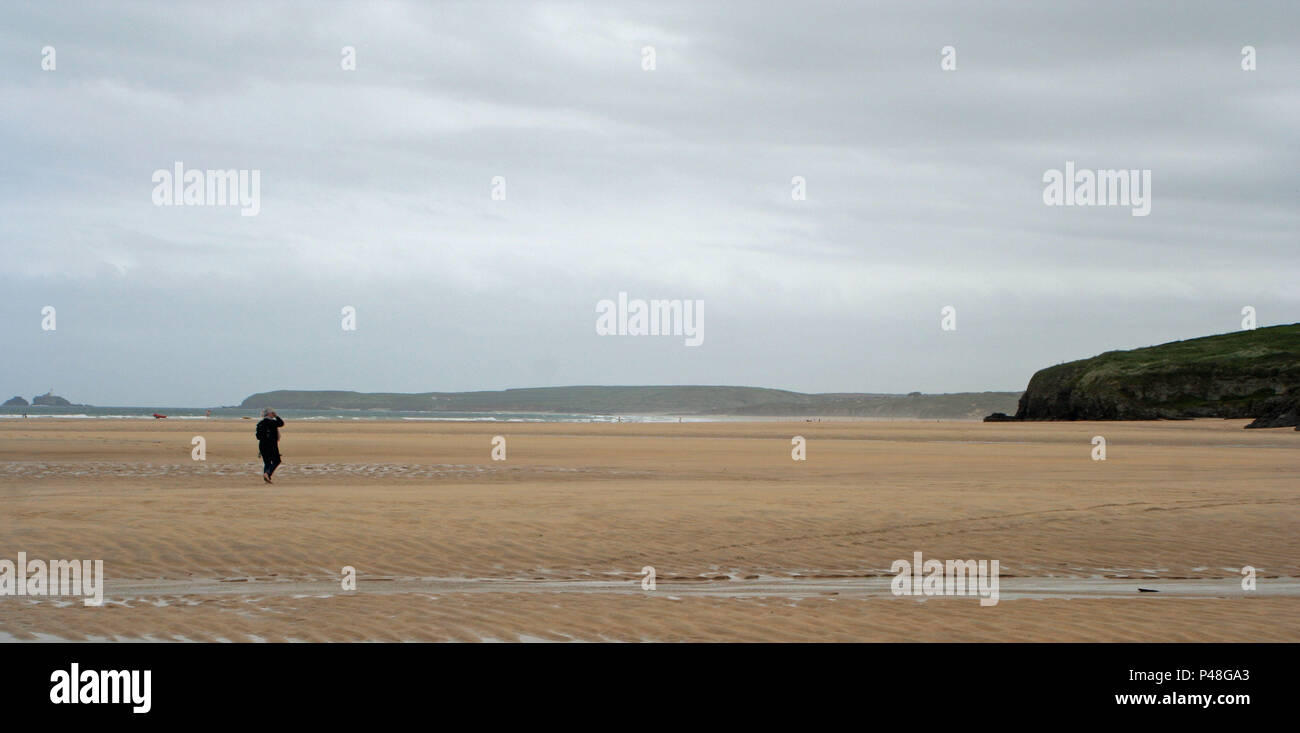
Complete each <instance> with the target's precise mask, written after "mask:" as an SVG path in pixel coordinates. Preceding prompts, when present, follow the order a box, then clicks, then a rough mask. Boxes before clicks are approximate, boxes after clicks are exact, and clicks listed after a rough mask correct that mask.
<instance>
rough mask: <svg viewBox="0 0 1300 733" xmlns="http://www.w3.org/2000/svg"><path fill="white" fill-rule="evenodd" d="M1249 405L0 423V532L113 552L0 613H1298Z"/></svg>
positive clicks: (1171, 632)
mask: <svg viewBox="0 0 1300 733" xmlns="http://www.w3.org/2000/svg"><path fill="white" fill-rule="evenodd" d="M1243 424H1244V421H1236V420H1234V421H1222V420H1203V421H1189V422H1176V423H1050V424H1049V423H1039V424H1021V423H1000V424H982V423H966V422H944V423H935V422H843V421H837V422H820V423H808V422H785V423H782V422H770V421H769V422H755V423H738V422H724V423H684V424H675V423H651V424H634V423H622V424H538V423H511V424H490V423H430V422H406V423H397V422H369V421H303V422H290V423H289V424H288V425H287V426H286V428H285V429H284V431H283V435H284V437H283V441H282V443H281V448H282V452H283V454H284V457H285V466H284V467H283V468H282V469H281V472H280V473H279V474H277V482H276V484H275V485H274V486H266V485H265V484H263V483H262V481H261V479H260V475H259V473H260V463H258V462H257V460H256V456H255V453H256V445H255V443H254V441H253V440H252V429H253V425H252V421H240V420H213V421H203V420H189V421H165V420H163V421H134V420H123V421H116V420H68V419H62V420H60V419H40V420H38V419H27V420H21V419H17V420H0V558H8V559H11V560H12V559H16V557H17V553H18V552H20V551H22V552H26V553H27V555H28V556H29V557H31V558H44V559H74V558H75V559H102V560H103V561H104V571H105V574H106V576H107V579H106V593H105V601H106V602H105V604H104V605H103V606H102V607H85V606H83V605H82V603H81V602H80V601H79V600H77V599H70V598H54V597H0V640H11V639H12V640H22V639H38V638H39V639H53V638H57V639H99V638H117V639H152V640H157V639H178V640H194V641H206V640H230V641H260V640H270V641H280V640H311V641H318V640H338V641H344V640H348V641H351V640H385V641H396V640H431V641H441V640H447V641H474V640H509V641H513V640H516V639H526V640H592V641H596V640H623V641H641V640H666V641H693V640H728V641H733V640H736V641H739V640H744V641H767V640H798V641H821V640H825V641H847V640H856V641H912V640H921V641H925V640H935V641H943V640H955V641H982V640H987V641H1009V640H1033V641H1058V640H1059V641H1076V640H1077V641H1090V640H1105V641H1111V640H1114V641H1118V640H1134V641H1137V640H1157V641H1235V640H1243V641H1244V640H1250V641H1300V595H1298V590H1297V588H1298V585H1297V581H1296V578H1298V577H1300V539H1298V537H1300V532H1297V529H1298V528H1300V480H1297V466H1298V463H1300V461H1297V457H1298V456H1300V453H1297V450H1298V449H1300V434H1297V433H1296V432H1295V431H1290V430H1266V431H1247V430H1242V429H1241V427H1242V425H1243ZM196 435H201V436H203V437H204V438H205V440H206V450H207V460H206V461H202V462H199V461H194V460H192V459H191V450H192V446H191V438H192V437H193V436H196ZM495 435H502V436H504V437H505V438H506V439H507V460H506V461H493V460H491V458H490V454H491V450H492V445H491V439H492V437H493V436H495ZM794 435H802V436H804V437H806V438H807V441H808V443H807V456H808V460H807V461H804V462H796V461H792V460H791V457H790V451H791V445H790V439H791V437H792V436H794ZM1094 435H1102V436H1105V437H1106V439H1107V443H1108V445H1107V454H1108V455H1107V460H1106V461H1093V460H1092V459H1091V453H1092V445H1091V442H1090V441H1091V439H1092V437H1093V436H1094ZM918 551H919V552H922V553H923V554H924V556H925V558H927V559H941V560H950V559H989V560H998V561H999V564H1000V574H1001V588H1000V595H1001V597H1000V602H999V603H998V604H997V605H995V606H987V607H985V606H981V605H980V604H979V602H978V599H977V598H976V597H972V596H965V597H920V598H918V597H897V596H894V595H892V594H891V593H890V592H889V582H890V580H891V579H892V578H893V573H892V572H890V566H891V563H892V562H893V561H895V560H899V559H904V560H909V561H910V560H911V559H912V556H913V553H914V552H918ZM1246 565H1250V566H1253V567H1254V568H1256V572H1257V583H1258V588H1257V590H1256V591H1247V590H1243V589H1242V587H1241V579H1242V575H1241V568H1242V567H1243V566H1246ZM344 566H352V567H354V568H356V571H357V588H356V590H355V591H346V590H344V589H343V588H342V587H341V585H340V577H341V576H340V571H341V569H342V568H343V567H344ZM645 566H652V567H654V569H655V575H656V588H655V589H654V590H643V589H642V587H641V578H642V576H641V570H642V568H643V567H645ZM1139 587H1142V588H1151V589H1153V590H1158V591H1159V592H1158V593H1139V592H1138V590H1137V589H1138V588H1139Z"/></svg>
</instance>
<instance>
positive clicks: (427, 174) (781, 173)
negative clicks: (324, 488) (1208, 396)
mask: <svg viewBox="0 0 1300 733" xmlns="http://www.w3.org/2000/svg"><path fill="white" fill-rule="evenodd" d="M1298 8H1300V5H1297V3H1294V2H1289V1H1280V2H1276V3H1273V2H1240V3H1238V2H1218V3H1193V2H1185V3H1178V4H1176V5H1175V4H1171V3H1164V2H1153V3H1133V2H1122V3H1120V2H1117V3H1113V4H1106V3H1099V2H1095V1H1089V2H1082V3H1078V4H1076V5H1066V4H1063V3H1055V2H1053V3H1027V2H1014V3H1005V4H997V3H986V2H981V3H937V2H907V3H900V2H889V3H838V2H836V3H806V2H797V3H796V2H782V3H756V2H748V1H747V2H707V1H704V0H689V1H685V2H664V1H663V0H656V2H649V3H644V4H640V3H638V4H633V3H610V2H586V3H559V2H555V3H545V4H532V3H530V4H524V3H517V4H516V3H499V2H472V3H398V2H382V3H378V2H377V3H355V4H354V3H317V2H310V3H307V2H304V3H300V4H281V3H261V2H259V3H221V4H216V3H212V4H210V7H209V8H206V9H205V8H200V7H196V6H193V5H189V4H180V3H173V2H158V3H139V4H136V3H124V4H119V3H113V4H108V3H99V2H88V3H84V4H82V3H57V4H56V3H44V2H42V3H31V4H10V5H7V6H6V8H5V10H4V16H5V17H4V22H3V23H0V161H3V165H0V248H2V252H3V258H2V261H3V263H4V264H3V268H0V293H2V296H0V344H3V346H0V393H3V394H0V399H3V398H4V397H8V396H9V395H11V394H21V395H23V396H25V397H28V398H30V397H31V396H32V395H34V394H37V393H41V392H44V391H45V390H46V389H49V388H51V387H53V388H54V389H55V391H56V393H58V394H62V395H64V396H66V397H68V398H69V399H72V400H73V401H74V402H88V403H93V404H101V405H194V406H202V405H217V404H235V403H238V402H239V401H240V400H241V399H243V398H244V397H245V396H246V395H248V394H249V393H252V392H257V391H263V390H270V389H352V390H360V391H431V390H437V391H443V390H447V391H450V390H471V389H502V388H508V387H527V386H550V385H571V384H610V385H612V384H733V385H750V386H765V387H778V388H785V389H793V390H799V391H809V392H839V391H860V392H909V391H912V390H921V391H925V392H953V391H967V390H1020V389H1023V387H1024V385H1025V384H1026V382H1027V381H1028V379H1029V377H1030V375H1031V374H1032V373H1033V372H1034V371H1035V370H1037V369H1038V368H1041V367H1044V366H1049V365H1051V364H1055V363H1058V362H1062V361H1068V360H1071V359H1076V358H1082V357H1086V356H1091V355H1093V354H1095V353H1099V352H1101V351H1106V350H1111V349H1119V348H1132V347H1136V346H1144V345H1149V344H1154V343H1161V342H1165V341H1171V340H1176V339H1182V338H1191V337H1196V336H1201V335H1207V334H1212V333H1223V332H1227V331H1232V330H1236V329H1238V328H1240V327H1241V320H1242V316H1241V309H1242V308H1243V307H1244V306H1248V305H1249V306H1253V307H1254V308H1255V309H1256V311H1257V313H1258V322H1259V325H1261V326H1263V325H1275V324H1280V323H1293V322H1296V321H1300V289H1298V288H1297V285H1298V284H1300V237H1298V236H1297V232H1300V203H1298V202H1300V176H1298V175H1297V174H1298V172H1300V132H1298V131H1300V41H1297V38H1296V31H1297V29H1298V28H1300V9H1298ZM1246 45H1251V46H1254V47H1255V49H1256V64H1257V68H1256V70H1254V71H1244V70H1243V69H1242V47H1243V46H1246ZM47 46H49V47H53V48H54V57H53V59H54V62H55V68H54V69H53V70H46V69H43V68H42V63H43V61H44V60H45V59H46V57H47V55H48V54H47V53H43V51H42V49H43V48H45V47H47ZM345 46H351V47H353V48H355V59H356V69H355V70H345V69H343V68H342V65H343V63H342V61H343V50H342V49H343V47H345ZM647 46H652V47H653V48H654V52H655V54H654V67H655V68H654V69H653V70H646V69H645V68H643V66H644V60H645V57H644V52H643V49H644V48H645V47H647ZM945 46H952V47H953V48H954V49H955V58H956V69H955V70H950V71H945V70H943V69H941V67H940V62H941V49H942V48H943V47H945ZM176 161H182V162H183V164H184V165H185V167H186V168H187V169H189V168H195V169H247V170H254V169H255V170H257V171H260V174H259V175H260V212H259V213H258V214H257V215H256V216H241V215H240V211H239V208H238V207H229V206H170V207H166V206H155V205H154V203H153V191H154V182H153V179H152V177H153V175H154V172H155V171H156V170H159V169H165V170H171V169H172V167H173V165H174V163H175V162H176ZM1066 161H1074V163H1075V165H1076V167H1079V168H1087V169H1149V170H1150V171H1151V179H1152V190H1151V197H1152V204H1151V211H1150V214H1149V215H1148V216H1145V217H1141V216H1133V215H1132V214H1131V211H1130V207H1123V206H1099V207H1051V206H1047V205H1045V204H1044V202H1043V188H1044V183H1043V176H1044V173H1045V172H1046V171H1047V170H1049V169H1063V168H1064V166H1065V162H1066ZM496 176H501V177H503V178H504V179H505V200H493V198H492V196H491V193H492V181H493V178H494V177H496ZM795 176H802V177H803V178H804V179H805V180H806V193H807V198H806V200H802V201H800V200H794V198H793V197H792V195H791V194H792V185H791V179H792V178H793V177H795ZM619 292H626V293H628V295H629V297H631V298H647V299H648V298H662V299H675V298H681V299H691V300H703V301H704V303H705V311H704V313H705V315H704V326H705V339H704V343H703V344H701V345H699V346H695V347H689V346H686V345H685V344H684V339H683V338H681V337H652V336H645V337H635V336H622V337H620V336H598V335H597V334H596V329H595V323H596V303H597V301H599V300H602V299H607V298H608V299H616V298H617V297H618V293H619ZM45 306H53V307H54V308H55V309H56V319H57V320H56V328H55V330H52V331H50V330H43V329H42V308H43V307H45ZM344 306H353V307H355V308H356V314H357V315H356V330H355V331H345V330H343V328H342V327H341V321H342V316H341V309H342V308H343V307H344ZM945 306H953V307H954V308H955V309H956V312H957V319H956V325H957V328H956V330H954V331H944V330H942V329H941V327H940V320H941V316H940V311H941V309H942V308H944V307H945Z"/></svg>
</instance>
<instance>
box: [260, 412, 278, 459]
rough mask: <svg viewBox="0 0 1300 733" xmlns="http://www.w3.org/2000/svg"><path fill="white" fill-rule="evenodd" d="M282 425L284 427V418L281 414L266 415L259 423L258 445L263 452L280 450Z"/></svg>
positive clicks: (272, 452)
mask: <svg viewBox="0 0 1300 733" xmlns="http://www.w3.org/2000/svg"><path fill="white" fill-rule="evenodd" d="M282 427H284V420H283V419H281V418H280V416H279V415H276V416H275V417H264V418H262V419H261V420H260V421H259V422H258V423H257V433H256V435H257V446H258V448H259V449H260V450H261V452H262V453H264V454H278V453H279V452H280V428H282Z"/></svg>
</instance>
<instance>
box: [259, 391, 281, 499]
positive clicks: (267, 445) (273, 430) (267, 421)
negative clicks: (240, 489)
mask: <svg viewBox="0 0 1300 733" xmlns="http://www.w3.org/2000/svg"><path fill="white" fill-rule="evenodd" d="M282 427H284V420H282V419H280V416H279V415H277V414H275V410H272V409H271V408H269V407H265V408H263V409H262V419H261V420H259V421H258V423H257V455H259V456H261V457H262V480H263V481H265V482H267V483H268V484H269V483H271V474H273V473H275V469H276V467H277V466H279V465H280V428H282Z"/></svg>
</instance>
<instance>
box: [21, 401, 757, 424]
mask: <svg viewBox="0 0 1300 733" xmlns="http://www.w3.org/2000/svg"><path fill="white" fill-rule="evenodd" d="M155 412H156V413H158V414H160V415H166V416H167V419H168V420H204V419H207V418H208V408H205V407H90V406H85V405H73V406H70V407H43V406H42V407H38V406H28V407H22V406H17V407H15V406H8V407H0V419H4V420H10V419H17V420H21V419H23V416H24V415H27V416H28V417H56V418H64V419H68V420H153V419H155V418H154V417H153V414H154V413H155ZM276 412H277V413H278V414H279V415H280V417H283V418H284V419H285V420H409V421H430V422H452V421H473V422H618V421H619V420H620V419H621V420H622V421H623V422H678V421H679V420H680V421H681V422H715V421H719V420H728V419H737V418H726V417H701V416H690V417H685V416H684V417H678V416H676V415H584V414H578V413H553V412H415V411H406V410H289V409H285V410H276ZM211 413H212V414H211V417H213V418H218V419H227V420H228V419H232V418H234V419H238V418H243V417H249V418H259V417H261V410H260V409H254V408H243V407H214V408H212V409H211ZM749 419H753V418H749ZM759 419H762V418H759Z"/></svg>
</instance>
